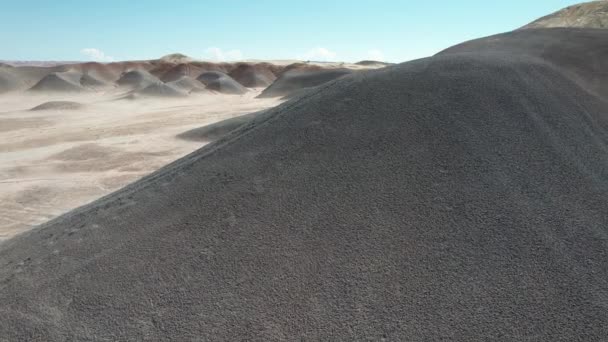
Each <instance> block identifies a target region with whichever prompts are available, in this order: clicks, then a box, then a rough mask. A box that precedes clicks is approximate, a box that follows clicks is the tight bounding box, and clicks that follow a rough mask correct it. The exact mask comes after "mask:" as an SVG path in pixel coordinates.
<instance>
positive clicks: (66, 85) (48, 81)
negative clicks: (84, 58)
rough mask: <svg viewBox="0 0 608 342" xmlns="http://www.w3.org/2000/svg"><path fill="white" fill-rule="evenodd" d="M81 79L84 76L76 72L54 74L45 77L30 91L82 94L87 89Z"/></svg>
mask: <svg viewBox="0 0 608 342" xmlns="http://www.w3.org/2000/svg"><path fill="white" fill-rule="evenodd" d="M81 77H82V74H80V73H78V72H74V71H68V72H54V73H51V74H49V75H46V76H44V77H43V78H42V79H41V80H40V81H39V82H38V83H36V84H35V85H34V86H33V87H31V88H30V90H31V91H43V92H82V91H85V90H86V89H85V88H84V87H83V86H82V85H81V84H80V79H81Z"/></svg>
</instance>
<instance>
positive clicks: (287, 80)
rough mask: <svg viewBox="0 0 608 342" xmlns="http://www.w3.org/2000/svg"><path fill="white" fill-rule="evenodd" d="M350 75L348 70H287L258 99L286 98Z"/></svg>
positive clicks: (350, 71)
mask: <svg viewBox="0 0 608 342" xmlns="http://www.w3.org/2000/svg"><path fill="white" fill-rule="evenodd" d="M350 73H352V70H348V69H320V70H315V69H313V70H307V69H301V68H297V69H294V70H289V71H287V72H285V73H283V74H282V75H281V76H279V78H277V80H276V81H274V83H272V84H271V85H270V86H269V87H268V88H266V89H265V90H264V91H263V92H262V94H260V97H279V96H288V95H289V94H291V93H293V92H296V91H298V90H301V89H305V88H311V87H316V86H318V85H321V84H324V83H327V82H329V81H332V80H335V79H337V78H340V77H342V76H345V75H348V74H350Z"/></svg>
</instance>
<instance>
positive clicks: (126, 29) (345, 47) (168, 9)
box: [0, 0, 577, 62]
mask: <svg viewBox="0 0 608 342" xmlns="http://www.w3.org/2000/svg"><path fill="white" fill-rule="evenodd" d="M576 2H577V1H572V0H570V1H568V0H533V1H532V0H509V1H487V0H459V1H455V0H449V1H447V0H445V1H442V0H433V1H424V0H416V1H408V0H401V1H397V0H394V1H393V0H386V1H381V0H376V1H366V0H361V1H357V0H350V1H344V0H324V1H321V0H311V1H304V0H302V1H286V0H281V1H278V0H258V1H254V0H249V1H240V0H214V1H205V0H181V1H180V0H177V1H168V0H148V1H144V0H103V1H93V0H46V1H45V0H38V1H35V0H29V1H28V0H21V1H10V0H3V1H2V6H1V10H0V46H1V47H2V48H1V49H0V60H94V59H97V60H102V61H103V60H112V59H113V60H127V59H152V58H158V57H160V56H163V55H166V54H169V53H173V52H181V53H184V54H187V55H189V56H192V57H196V58H205V59H214V58H215V59H227V60H230V59H297V58H300V59H313V60H340V61H358V60H362V59H370V58H375V59H383V60H387V61H391V62H400V61H406V60H411V59H415V58H419V57H425V56H429V55H431V54H434V53H436V52H438V51H440V50H442V49H443V48H447V47H449V46H451V45H454V44H457V43H459V42H462V41H466V40H469V39H473V38H479V37H483V36H487V35H491V34H495V33H500V32H505V31H510V30H512V29H515V28H517V27H520V26H522V25H524V24H526V23H528V22H530V21H532V20H534V19H536V18H538V17H540V16H543V15H546V14H549V13H551V12H553V11H556V10H558V9H560V8H563V7H566V6H568V5H572V4H574V3H576Z"/></svg>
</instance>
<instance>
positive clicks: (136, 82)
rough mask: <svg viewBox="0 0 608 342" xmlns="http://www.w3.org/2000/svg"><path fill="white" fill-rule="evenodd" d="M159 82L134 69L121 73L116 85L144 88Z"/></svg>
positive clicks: (140, 70)
mask: <svg viewBox="0 0 608 342" xmlns="http://www.w3.org/2000/svg"><path fill="white" fill-rule="evenodd" d="M159 82H161V81H160V80H159V79H158V78H156V77H155V76H154V75H152V74H150V73H149V72H148V71H146V70H142V69H136V70H130V71H127V72H125V73H123V74H122V75H121V76H120V78H119V79H118V81H116V84H117V85H119V86H122V87H131V88H136V89H137V88H141V89H143V88H146V87H147V86H150V85H153V84H156V83H159Z"/></svg>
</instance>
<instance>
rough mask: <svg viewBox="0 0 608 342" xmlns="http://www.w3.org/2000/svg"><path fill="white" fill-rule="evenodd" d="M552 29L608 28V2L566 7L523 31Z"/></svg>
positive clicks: (529, 25)
mask: <svg viewBox="0 0 608 342" xmlns="http://www.w3.org/2000/svg"><path fill="white" fill-rule="evenodd" d="M550 27H584V28H602V29H603V28H608V1H606V0H602V1H592V2H586V3H582V4H578V5H573V6H569V7H566V8H564V9H562V10H560V11H557V12H555V13H553V14H549V15H547V16H545V17H542V18H540V19H538V20H536V21H534V22H532V23H530V24H528V25H526V26H524V27H522V29H534V28H550Z"/></svg>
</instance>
